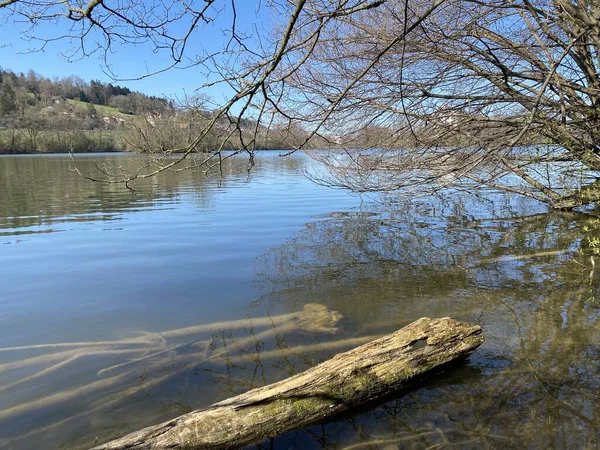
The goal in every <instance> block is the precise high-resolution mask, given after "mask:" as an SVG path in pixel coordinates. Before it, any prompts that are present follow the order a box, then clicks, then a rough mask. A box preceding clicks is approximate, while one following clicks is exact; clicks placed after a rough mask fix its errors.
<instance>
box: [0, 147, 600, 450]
mask: <svg viewBox="0 0 600 450" xmlns="http://www.w3.org/2000/svg"><path fill="white" fill-rule="evenodd" d="M137 158H139V157H137V156H133V155H86V156H81V157H77V164H78V165H79V167H80V168H81V169H82V170H88V169H89V170H92V169H93V167H94V164H96V163H107V164H116V165H122V166H123V167H125V168H127V167H134V166H136V165H137V164H139V161H136V159H137ZM257 161H258V164H257V166H256V167H255V168H253V170H252V171H251V172H250V175H249V176H248V174H247V173H246V171H245V168H246V161H244V160H234V161H231V162H230V163H228V165H227V167H226V168H225V173H224V178H223V180H222V182H221V183H219V182H218V179H216V178H210V177H208V178H207V177H206V176H204V175H203V174H202V173H192V172H186V173H180V174H177V175H175V174H164V175H163V176H160V177H158V178H155V179H152V180H149V181H147V182H144V183H139V184H138V185H137V186H136V191H135V192H133V193H132V192H129V191H127V190H126V189H123V188H122V187H119V186H105V185H101V184H93V183H91V182H88V181H85V180H83V179H82V178H80V177H78V176H77V175H76V174H75V173H74V172H72V171H71V170H70V165H71V162H70V160H69V158H68V157H64V156H24V157H0V271H1V272H0V273H1V274H2V276H1V277H0V347H1V348H0V449H32V448H44V449H46V448H47V449H59V448H61V449H62V448H87V447H90V446H92V445H93V444H94V442H98V443H100V442H104V441H106V440H109V439H111V438H114V437H117V436H120V435H122V434H124V433H127V432H129V431H133V430H135V429H138V428H140V427H142V426H146V425H150V424H153V423H156V422H158V421H162V420H166V419H168V418H171V417H174V416H177V415H179V414H181V413H183V412H186V411H189V410H192V409H196V408H199V407H202V406H205V405H208V404H210V403H212V402H214V401H217V400H221V399H224V398H226V397H229V396H231V395H233V394H236V393H240V392H243V391H245V390H247V389H249V388H251V387H255V386H259V385H263V384H265V383H268V382H272V381H274V380H278V379H282V378H284V377H286V376H288V375H291V374H293V373H296V372H298V371H301V370H303V369H305V368H307V367H310V366H312V365H314V364H316V363H317V362H319V361H322V360H324V359H326V358H328V357H330V356H332V355H333V354H335V353H337V352H339V351H342V350H346V349H348V348H352V347H354V346H356V345H359V344H360V343H362V342H365V341H366V340H369V339H373V338H375V337H377V336H381V335H383V334H386V333H388V332H391V331H394V330H396V329H398V328H400V327H402V326H404V325H406V324H407V323H409V322H411V321H413V320H415V319H417V318H419V317H422V316H429V317H440V316H452V317H454V318H457V319H460V320H466V321H469V322H472V323H478V324H481V325H482V326H483V328H484V333H485V335H486V342H485V344H484V345H483V346H482V347H480V349H479V350H478V351H477V352H476V353H475V354H474V355H473V356H472V357H471V358H470V360H469V362H468V364H466V365H465V366H463V367H460V368H457V369H454V370H451V371H449V372H447V373H445V374H443V375H441V376H438V377H436V378H435V379H433V380H430V381H429V382H426V383H424V384H422V385H420V386H417V387H416V388H414V389H412V390H410V391H409V392H408V393H405V394H404V395H403V396H402V397H401V398H399V399H397V400H392V401H389V402H387V403H385V404H383V405H380V406H378V407H376V408H375V409H373V410H370V411H366V412H363V413H360V414H358V415H355V416H353V417H350V418H344V419H340V420H337V421H335V422H333V423H329V424H324V425H322V426H321V425H319V426H315V427H310V428H308V429H306V430H300V431H295V432H291V433H287V434H286V435H283V436H280V437H278V438H276V439H275V440H273V441H272V442H267V443H263V444H261V445H260V447H262V448H332V449H333V448H335V449H343V448H347V449H359V448H386V449H392V448H450V447H457V448H482V447H491V448H495V447H504V448H507V447H508V448H566V449H572V448H597V447H598V445H599V440H600V436H599V434H600V424H599V422H600V417H599V416H600V412H599V407H598V402H599V400H600V367H599V366H600V365H599V364H598V360H599V347H600V325H599V320H600V301H599V300H598V295H599V294H598V286H599V284H598V281H599V280H598V276H597V270H595V266H594V263H593V262H592V259H591V257H590V253H589V251H588V249H587V246H588V242H589V241H588V238H589V237H594V236H598V234H599V233H598V232H596V231H595V230H596V229H598V228H599V225H598V219H596V216H595V214H596V213H595V211H589V212H588V213H586V214H582V213H569V214H567V213H561V214H556V213H553V214H548V213H547V212H546V210H545V208H544V207H543V206H541V205H539V204H536V203H535V202H530V201H528V200H523V199H518V198H513V197H510V196H505V195H502V194H499V193H495V192H492V191H485V192H481V193H479V194H478V195H477V196H474V195H470V194H466V193H461V192H444V193H442V194H441V195H440V196H439V197H438V198H427V199H424V198H423V199H412V200H411V201H409V200H406V199H399V198H380V197H376V196H363V197H359V196H355V195H351V194H348V193H347V192H345V191H340V190H332V189H327V188H324V187H320V186H317V185H315V184H313V183H311V182H310V181H308V180H307V179H306V178H304V176H303V175H302V173H301V172H302V170H303V169H305V168H307V167H310V166H311V165H312V163H311V161H310V160H309V159H308V158H307V157H305V156H303V155H293V156H291V157H287V158H280V157H278V156H277V155H276V154H274V153H263V154H261V155H260V156H259V157H258V160H257ZM315 303H316V304H319V305H323V306H325V307H327V308H328V309H329V311H330V312H327V310H326V309H324V308H318V307H316V309H314V308H313V309H311V307H310V306H309V307H308V308H306V305H307V304H315ZM331 311H335V312H339V313H341V315H342V316H343V318H342V319H341V320H340V321H337V319H338V316H337V315H335V314H334V313H333V312H331ZM50 344H52V345H50ZM55 344H59V345H55Z"/></svg>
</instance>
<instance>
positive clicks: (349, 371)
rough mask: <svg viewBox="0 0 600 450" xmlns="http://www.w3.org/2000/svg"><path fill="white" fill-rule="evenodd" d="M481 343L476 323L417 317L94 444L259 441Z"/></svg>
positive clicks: (103, 449)
mask: <svg viewBox="0 0 600 450" xmlns="http://www.w3.org/2000/svg"><path fill="white" fill-rule="evenodd" d="M482 342H483V335H482V333H481V328H480V327H478V326H471V325H468V324H466V323H463V322H458V321H456V320H454V319H450V318H442V319H429V318H422V319H419V320H417V321H415V322H413V323H411V324H410V325H407V326H406V327H404V328H402V329H401V330H398V331H396V332H395V333H392V334H390V335H387V336H384V337H382V338H380V339H377V340H375V341H372V342H370V343H368V344H365V345H362V346H360V347H357V348H355V349H353V350H350V351H348V352H346V353H341V354H339V355H336V356H335V357H333V358H332V359H330V360H327V361H325V362H324V363H322V364H319V365H318V366H316V367H313V368H312V369H309V370H307V371H305V372H302V373H300V374H298V375H295V376H293V377H290V378H287V379H285V380H283V381H279V382H277V383H274V384H270V385H268V386H264V387H261V388H257V389H253V390H251V391H249V392H246V393H245V394H242V395H238V396H236V397H233V398H230V399H228V400H224V401H222V402H219V403H215V404H214V405H211V406H209V407H207V408H205V409H201V410H197V411H193V412H191V413H188V414H184V415H183V416H180V417H178V418H175V419H173V420H170V421H168V422H165V423H162V424H159V425H154V426H150V427H147V428H144V429H143V430H140V431H137V432H134V433H131V434H129V435H127V436H125V437H122V438H120V439H117V440H114V441H111V442H108V443H106V444H103V445H100V446H98V447H95V449H94V450H119V449H123V450H125V449H128V450H134V449H136V450H142V449H148V450H149V449H153V450H154V449H188V450H191V449H229V448H237V447H241V446H244V445H249V444H252V443H256V442H260V441H262V440H264V439H268V438H270V437H274V436H277V435H279V434H282V433H284V432H286V431H290V430H293V429H297V428H302V427H305V426H308V425H311V424H313V423H317V422H322V421H324V420H326V419H328V418H333V417H334V416H336V415H338V414H340V413H342V412H346V411H348V410H351V409H353V408H356V407H358V406H360V405H363V404H365V403H368V402H371V401H374V400H376V399H378V398H382V397H386V396H388V395H390V394H392V393H394V392H395V391H397V390H398V389H400V388H402V387H404V386H406V385H407V384H408V383H410V381H411V380H414V379H416V378H417V377H419V376H421V375H424V374H425V373H427V372H429V371H431V370H433V369H436V368H439V367H440V366H443V365H445V364H447V363H449V362H451V361H455V360H458V359H461V358H466V357H467V356H468V355H470V354H471V353H472V352H473V351H474V350H475V349H476V348H477V347H478V346H479V345H481V343H482Z"/></svg>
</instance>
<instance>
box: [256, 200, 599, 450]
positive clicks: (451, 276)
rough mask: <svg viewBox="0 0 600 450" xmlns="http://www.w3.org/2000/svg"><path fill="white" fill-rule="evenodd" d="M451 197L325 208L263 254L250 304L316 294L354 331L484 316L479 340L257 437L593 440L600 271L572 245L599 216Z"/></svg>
mask: <svg viewBox="0 0 600 450" xmlns="http://www.w3.org/2000/svg"><path fill="white" fill-rule="evenodd" d="M461 200H462V201H463V203H462V204H461V202H460V201H458V202H453V203H452V204H451V207H450V208H448V207H447V200H446V199H438V200H433V201H413V202H405V203H403V202H398V203H394V204H393V206H392V207H390V206H389V205H386V206H381V207H379V208H375V207H373V205H372V207H371V214H369V215H365V214H358V215H355V216H354V217H351V218H350V217H343V216H339V215H331V216H329V217H325V218H323V220H321V221H318V222H314V223H311V224H309V225H307V226H306V228H305V229H304V230H303V231H302V232H301V233H298V234H297V235H296V236H295V237H294V239H293V240H292V241H290V242H289V243H286V244H285V245H283V246H279V247H276V248H273V249H272V250H270V251H269V252H268V253H267V254H266V255H265V256H264V259H263V267H264V270H263V271H262V283H263V286H264V288H265V290H266V291H267V293H266V294H265V296H264V297H263V298H262V299H261V301H264V302H267V303H273V304H278V303H279V304H289V305H297V304H300V303H301V302H302V298H303V297H305V296H308V297H309V298H319V299H323V301H324V302H325V304H326V305H327V306H329V307H331V308H335V309H336V310H339V311H341V312H342V313H343V314H344V315H346V316H348V317H351V318H353V319H354V323H353V324H352V325H351V326H350V328H351V329H353V330H356V332H359V333H363V332H366V331H367V330H368V331H369V332H373V331H375V332H380V333H384V332H388V331H390V330H392V329H394V328H397V327H398V326H400V325H404V324H405V323H406V322H409V321H411V320H413V319H414V318H416V317H420V316H430V317H433V316H447V315H450V316H453V317H457V318H460V319H463V320H467V321H471V322H473V323H479V324H481V325H482V326H483V328H484V332H485V334H486V338H487V339H486V343H485V344H484V345H483V346H482V347H481V348H480V349H479V350H478V352H476V354H475V355H474V356H473V357H472V358H471V362H470V364H469V366H467V367H465V368H462V369H459V370H457V371H454V372H452V373H450V374H448V376H447V377H444V378H441V379H438V380H434V381H431V382H430V383H428V384H427V385H425V386H423V387H422V388H421V389H419V390H417V391H415V392H412V393H409V394H408V395H406V396H404V397H402V398H401V399H399V400H397V401H394V402H390V403H387V404H385V405H383V406H381V407H380V408H378V409H377V410H376V411H373V412H368V413H365V414H363V415H360V416H358V417H356V418H353V419H351V420H348V421H342V422H336V423H333V424H328V425H325V426H323V427H314V428H311V429H309V430H304V431H301V432H293V433H288V434H287V435H285V436H282V437H279V438H277V439H275V441H274V442H272V443H268V444H263V445H262V448H267V447H270V446H272V447H273V448H290V447H302V448H344V449H357V448H450V447H458V448H482V447H492V448H495V447H501V446H504V447H506V446H508V447H511V448H512V447H517V448H596V447H597V446H598V444H599V436H600V417H599V409H598V406H597V405H598V401H600V391H599V387H600V365H599V364H598V361H599V357H600V355H599V348H600V326H599V319H600V307H599V302H598V298H597V289H598V286H599V283H598V282H599V278H598V274H597V272H596V271H595V270H594V265H593V263H592V262H590V259H589V252H587V253H586V251H585V248H584V249H583V250H584V251H583V253H581V254H580V253H578V252H577V250H578V249H582V247H585V242H587V240H586V239H582V237H583V236H584V235H585V231H584V230H589V229H591V230H594V228H597V227H594V224H595V223H597V219H596V217H595V216H594V215H592V214H577V213H573V214H567V213H557V214H532V215H529V216H525V217H516V216H515V215H514V214H515V212H518V211H522V206H523V205H517V207H516V208H515V205H514V204H512V203H510V202H508V203H506V202H505V199H504V200H503V199H501V198H500V197H497V198H494V196H493V195H490V196H489V197H488V198H486V199H485V200H484V201H480V200H476V199H475V200H474V199H473V198H472V197H463V198H462V199H461ZM499 204H500V206H499ZM373 211H377V213H376V214H373ZM502 214H504V215H502ZM592 233H597V232H595V231H592Z"/></svg>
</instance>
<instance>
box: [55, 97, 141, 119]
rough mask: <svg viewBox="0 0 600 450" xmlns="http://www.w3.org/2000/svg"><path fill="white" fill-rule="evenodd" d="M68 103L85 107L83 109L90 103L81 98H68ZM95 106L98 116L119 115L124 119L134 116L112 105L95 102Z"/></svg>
mask: <svg viewBox="0 0 600 450" xmlns="http://www.w3.org/2000/svg"><path fill="white" fill-rule="evenodd" d="M67 104H69V105H72V106H74V107H76V108H80V109H83V110H87V107H88V105H89V103H86V102H82V101H80V100H73V99H70V98H69V99H67ZM94 108H95V109H96V112H97V113H98V116H100V117H110V116H117V117H121V118H123V119H125V118H128V117H132V116H130V115H129V114H124V113H122V112H120V111H119V110H118V109H117V108H113V107H112V106H104V105H96V104H94Z"/></svg>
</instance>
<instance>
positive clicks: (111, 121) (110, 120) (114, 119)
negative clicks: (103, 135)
mask: <svg viewBox="0 0 600 450" xmlns="http://www.w3.org/2000/svg"><path fill="white" fill-rule="evenodd" d="M102 122H104V123H105V124H106V125H120V124H122V123H125V120H124V119H121V118H120V117H118V116H105V117H103V118H102Z"/></svg>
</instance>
